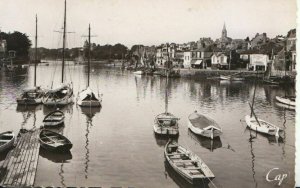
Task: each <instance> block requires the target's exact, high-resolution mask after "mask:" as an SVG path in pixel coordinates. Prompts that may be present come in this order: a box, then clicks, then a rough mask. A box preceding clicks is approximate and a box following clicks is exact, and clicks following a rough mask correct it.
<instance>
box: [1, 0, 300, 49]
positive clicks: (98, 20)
mask: <svg viewBox="0 0 300 188" xmlns="http://www.w3.org/2000/svg"><path fill="white" fill-rule="evenodd" d="M0 7H1V11H0V29H1V31H3V32H13V31H20V32H23V33H26V34H27V35H28V36H29V37H30V39H31V40H34V35H35V15H36V14H37V15H38V46H40V47H46V48H58V47H61V35H60V34H59V33H57V32H54V31H55V30H60V29H61V28H62V25H63V10H64V0H0ZM296 9H297V8H296V0H67V30H68V31H69V32H75V33H70V34H68V40H67V42H68V47H75V46H76V47H77V46H82V45H83V42H84V40H86V38H85V37H84V35H87V34H88V24H89V23H90V24H91V30H92V35H95V37H92V42H94V43H96V44H100V45H105V44H116V43H122V44H124V45H126V46H128V47H131V46H132V45H134V44H144V45H159V44H161V43H165V42H175V43H185V42H190V41H197V40H199V38H201V37H211V38H212V39H214V40H215V39H216V38H220V36H221V31H222V28H223V25H224V23H226V28H227V34H228V36H229V37H231V38H234V39H238V38H239V39H245V38H246V37H247V36H249V37H250V38H253V37H254V36H255V34H256V33H263V32H266V33H267V35H268V36H269V37H275V36H276V35H286V34H287V32H288V31H289V30H290V29H293V28H296Z"/></svg>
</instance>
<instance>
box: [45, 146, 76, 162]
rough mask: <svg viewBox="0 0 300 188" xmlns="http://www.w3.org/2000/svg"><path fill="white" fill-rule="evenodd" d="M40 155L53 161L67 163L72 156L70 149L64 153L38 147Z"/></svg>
mask: <svg viewBox="0 0 300 188" xmlns="http://www.w3.org/2000/svg"><path fill="white" fill-rule="evenodd" d="M40 156H41V157H43V158H45V159H48V160H49V161H51V162H54V163H66V162H67V163H68V161H69V160H71V159H72V157H73V156H72V153H71V152H70V151H68V152H66V153H55V152H50V151H48V150H46V149H44V148H43V147H41V148H40Z"/></svg>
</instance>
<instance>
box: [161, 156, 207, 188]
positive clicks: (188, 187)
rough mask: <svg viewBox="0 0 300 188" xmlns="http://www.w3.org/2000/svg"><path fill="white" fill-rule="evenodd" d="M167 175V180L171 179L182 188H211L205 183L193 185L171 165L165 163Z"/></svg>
mask: <svg viewBox="0 0 300 188" xmlns="http://www.w3.org/2000/svg"><path fill="white" fill-rule="evenodd" d="M164 165H165V175H166V178H168V177H170V178H171V179H172V180H173V181H174V182H175V183H176V184H177V185H178V187H180V188H209V186H208V183H207V182H205V181H203V183H200V184H197V185H193V184H191V183H189V182H188V181H186V180H185V179H184V178H183V177H181V176H180V175H179V174H178V173H176V172H175V170H174V169H173V168H172V167H171V165H170V164H169V163H168V162H167V161H165V162H164Z"/></svg>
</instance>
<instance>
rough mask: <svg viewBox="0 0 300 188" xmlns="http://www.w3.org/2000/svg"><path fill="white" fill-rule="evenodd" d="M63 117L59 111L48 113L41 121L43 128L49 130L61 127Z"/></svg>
mask: <svg viewBox="0 0 300 188" xmlns="http://www.w3.org/2000/svg"><path fill="white" fill-rule="evenodd" d="M64 119H65V115H64V113H63V112H62V111H60V110H55V111H53V112H50V113H49V114H48V115H47V116H46V117H45V118H44V120H43V123H44V126H45V127H48V128H51V127H57V126H61V125H63V123H64Z"/></svg>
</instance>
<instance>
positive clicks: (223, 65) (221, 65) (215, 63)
mask: <svg viewBox="0 0 300 188" xmlns="http://www.w3.org/2000/svg"><path fill="white" fill-rule="evenodd" d="M228 60H229V58H228V57H227V55H226V54H225V53H224V52H214V53H213V55H212V56H211V68H212V69H228Z"/></svg>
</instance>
